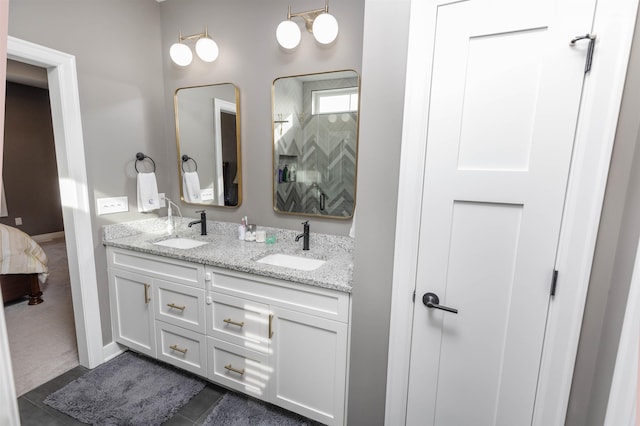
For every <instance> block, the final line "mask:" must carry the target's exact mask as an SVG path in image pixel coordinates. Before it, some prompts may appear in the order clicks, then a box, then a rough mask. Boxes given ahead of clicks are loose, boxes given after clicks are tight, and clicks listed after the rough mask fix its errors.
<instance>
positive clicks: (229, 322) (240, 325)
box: [222, 318, 244, 327]
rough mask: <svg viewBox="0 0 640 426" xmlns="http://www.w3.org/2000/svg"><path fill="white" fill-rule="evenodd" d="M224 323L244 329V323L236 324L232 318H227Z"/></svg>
mask: <svg viewBox="0 0 640 426" xmlns="http://www.w3.org/2000/svg"><path fill="white" fill-rule="evenodd" d="M222 321H224V322H226V323H227V324H233V325H237V326H238V327H244V321H242V322H236V321H234V320H232V319H231V318H226V319H223V320H222Z"/></svg>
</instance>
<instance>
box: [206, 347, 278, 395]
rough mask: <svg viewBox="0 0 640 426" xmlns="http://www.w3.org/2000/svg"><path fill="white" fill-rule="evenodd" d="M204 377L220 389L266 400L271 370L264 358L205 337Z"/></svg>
mask: <svg viewBox="0 0 640 426" xmlns="http://www.w3.org/2000/svg"><path fill="white" fill-rule="evenodd" d="M207 347H208V351H207V352H208V354H209V359H208V360H207V361H208V366H209V368H208V375H207V378H208V379H209V380H212V381H214V382H216V383H220V384H221V385H223V386H227V387H229V388H231V389H235V390H238V391H240V392H243V393H246V394H248V395H252V396H255V397H257V398H260V399H263V400H267V398H268V392H267V387H268V384H269V382H270V380H271V368H269V365H268V358H267V355H265V354H261V353H258V352H254V351H251V350H248V349H245V348H241V347H239V346H236V345H232V344H229V343H227V342H223V341H221V340H218V339H214V338H212V337H207Z"/></svg>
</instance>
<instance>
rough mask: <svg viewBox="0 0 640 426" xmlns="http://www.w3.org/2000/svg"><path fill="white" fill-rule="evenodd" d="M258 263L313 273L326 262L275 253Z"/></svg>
mask: <svg viewBox="0 0 640 426" xmlns="http://www.w3.org/2000/svg"><path fill="white" fill-rule="evenodd" d="M256 262H258V263H265V264H267V265H272V266H282V267H284V268H291V269H299V270H301V271H313V270H314V269H318V268H319V267H320V266H322V265H323V264H324V263H325V262H326V261H325V260H320V259H311V258H309V257H302V256H294V255H290V254H282V253H274V254H269V255H267V256H265V257H263V258H260V259H258V260H256Z"/></svg>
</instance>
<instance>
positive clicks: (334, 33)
mask: <svg viewBox="0 0 640 426" xmlns="http://www.w3.org/2000/svg"><path fill="white" fill-rule="evenodd" d="M312 31H313V36H314V37H315V39H316V41H317V42H318V43H320V44H330V43H332V42H333V41H334V40H335V39H336V37H338V21H337V20H336V18H334V17H333V15H330V14H328V13H321V14H320V15H318V17H317V18H316V19H314V20H313V29H312Z"/></svg>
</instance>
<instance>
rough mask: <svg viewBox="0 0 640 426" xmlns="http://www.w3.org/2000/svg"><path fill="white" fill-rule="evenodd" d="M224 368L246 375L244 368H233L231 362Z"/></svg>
mask: <svg viewBox="0 0 640 426" xmlns="http://www.w3.org/2000/svg"><path fill="white" fill-rule="evenodd" d="M224 368H226V369H227V370H229V371H233V372H234V373H238V374H240V375H241V376H243V375H244V368H243V369H242V370H238V369H237V368H233V366H232V365H231V364H229V365H225V366H224Z"/></svg>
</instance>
